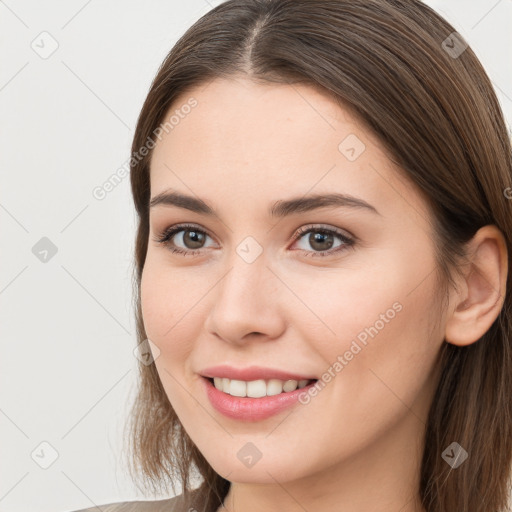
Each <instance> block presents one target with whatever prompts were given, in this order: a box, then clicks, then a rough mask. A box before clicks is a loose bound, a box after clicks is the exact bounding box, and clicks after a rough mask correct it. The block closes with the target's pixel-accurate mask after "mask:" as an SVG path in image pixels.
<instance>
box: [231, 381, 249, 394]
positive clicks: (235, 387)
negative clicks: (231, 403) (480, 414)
mask: <svg viewBox="0 0 512 512" xmlns="http://www.w3.org/2000/svg"><path fill="white" fill-rule="evenodd" d="M246 391H247V382H245V381H243V380H235V379H233V380H232V381H231V383H230V385H229V394H230V395H232V396H246Z"/></svg>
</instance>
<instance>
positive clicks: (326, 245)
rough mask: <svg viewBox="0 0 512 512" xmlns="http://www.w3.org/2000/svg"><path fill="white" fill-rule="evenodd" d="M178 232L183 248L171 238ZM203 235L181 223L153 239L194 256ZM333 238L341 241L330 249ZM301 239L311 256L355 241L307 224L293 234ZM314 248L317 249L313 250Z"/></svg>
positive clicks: (305, 251) (335, 231)
mask: <svg viewBox="0 0 512 512" xmlns="http://www.w3.org/2000/svg"><path fill="white" fill-rule="evenodd" d="M178 233H183V234H181V235H180V236H179V237H177V238H178V240H179V242H180V243H181V244H183V245H185V247H184V248H183V247H177V246H176V244H175V242H174V241H173V240H172V239H173V238H174V236H175V235H177V234H178ZM308 234H309V237H307V238H306V237H305V235H308ZM205 237H208V238H209V235H208V233H206V232H205V231H203V230H202V229H199V228H197V227H196V226H193V225H188V224H187V225H183V224H181V225H177V226H172V227H170V228H167V229H165V230H164V231H163V232H162V233H160V234H159V236H158V237H157V238H154V239H153V240H154V241H155V242H159V243H161V244H164V245H166V246H167V247H168V248H169V249H170V251H171V252H173V253H178V254H183V255H184V256H194V255H196V254H198V253H200V252H201V250H200V249H201V248H202V247H198V246H200V245H201V244H202V243H204V240H205ZM335 238H338V240H340V241H341V243H340V244H339V245H337V246H335V248H334V249H332V247H333V245H334V239H335ZM301 239H304V240H306V243H307V244H309V245H310V246H311V247H313V250H312V251H311V250H308V249H304V248H301V250H302V252H304V253H305V255H306V256H313V257H317V256H320V257H322V256H329V255H332V254H333V253H337V252H340V251H343V250H345V249H347V248H348V247H351V246H352V245H353V244H354V243H355V240H354V239H353V238H351V237H349V236H348V235H346V234H344V233H342V232H341V231H339V230H337V229H332V228H326V227H321V226H316V227H315V226H309V227H303V228H300V229H299V230H298V231H297V233H296V234H295V235H294V237H293V240H294V242H295V241H297V240H298V241H301ZM187 244H188V245H191V246H192V248H190V247H188V248H187V246H186V245H187ZM315 248H317V249H319V250H315Z"/></svg>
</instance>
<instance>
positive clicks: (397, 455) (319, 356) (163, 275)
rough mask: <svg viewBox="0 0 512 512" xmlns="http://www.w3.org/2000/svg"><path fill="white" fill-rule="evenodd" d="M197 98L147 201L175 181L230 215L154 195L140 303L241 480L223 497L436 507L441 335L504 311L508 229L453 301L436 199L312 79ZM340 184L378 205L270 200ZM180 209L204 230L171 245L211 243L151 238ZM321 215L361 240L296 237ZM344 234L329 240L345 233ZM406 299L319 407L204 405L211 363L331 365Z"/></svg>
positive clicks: (180, 400) (307, 504) (178, 395)
mask: <svg viewBox="0 0 512 512" xmlns="http://www.w3.org/2000/svg"><path fill="white" fill-rule="evenodd" d="M191 96H193V97H194V98H195V99H196V100H197V101H198V105H197V106H196V107H195V108H194V109H192V110H191V112H190V113H189V114H188V115H187V116H184V118H183V119H181V120H180V122H179V124H177V125H176V126H175V127H174V129H172V130H171V131H169V133H167V134H164V136H163V137H162V139H161V140H159V141H158V143H157V145H156V147H155V149H154V153H153V156H152V161H151V173H150V174H151V176H150V177H151V197H154V196H156V195H157V194H159V193H161V192H164V191H167V190H168V189H173V190H177V191H179V192H182V193H185V194H189V195H193V196H196V197H199V198H201V199H203V200H204V201H205V202H206V203H208V204H209V205H211V206H212V207H213V208H214V209H215V211H216V212H217V217H207V216H204V215H201V214H198V213H195V212H191V211H188V210H186V209H182V208H178V207H175V206H164V205H159V206H156V207H154V208H152V209H151V215H150V230H151V232H150V237H149V241H148V252H147V259H146V262H145V267H144V271H143V275H142V282H141V301H142V311H143V318H144V324H145V328H146V333H147V335H148V338H149V339H150V340H151V341H152V342H153V343H154V344H155V345H156V346H157V347H158V349H159V350H160V354H159V356H158V357H157V358H156V360H155V364H156V367H157V370H158V373H159V376H160V378H161V380H162V383H163V386H164V388H165V391H166V393H167V396H168V398H169V400H170V402H171V404H172V406H173V408H174V409H175V411H176V413H177V415H178V417H179V419H180V421H181V423H182V424H183V426H184V428H185V430H186V431H187V433H188V434H189V436H190V437H191V439H192V440H193V441H194V443H195V444H196V445H197V447H198V448H199V450H200V451H201V452H202V454H203V455H204V456H205V458H206V459H207V460H208V462H209V463H210V464H211V465H212V467H213V468H214V469H215V471H217V472H218V473H219V474H220V475H222V476H223V477H224V478H227V479H228V480H230V481H231V482H232V484H231V488H230V491H229V494H228V495H227V497H226V499H225V500H224V505H225V508H222V507H221V508H220V509H219V510H227V511H230V512H231V511H237V512H242V511H243V512H252V511H261V510H267V511H270V512H273V511H283V510H287V511H303V510H308V511H311V510H317V511H339V510H341V509H342V510H343V511H344V512H356V511H358V512H362V511H365V512H368V511H395V512H396V511H401V512H412V511H418V510H423V509H422V508H421V506H420V504H419V502H418V479H419V476H418V475H419V467H420V461H421V454H422V449H423V430H424V426H425V422H426V418H427V414H428V410H429V407H430V404H431V401H432V396H433V392H434V390H435V385H436V383H437V377H438V373H437V367H436V357H437V355H438V353H439V349H440V347H441V345H442V343H443V340H444V339H445V337H446V339H447V340H449V341H450V342H451V343H455V344H459V345H468V344H470V343H473V342H474V341H476V340H477V339H478V338H479V337H480V336H481V335H482V334H483V333H484V332H485V331H486V330H487V329H488V328H489V327H490V325H491V324H492V322H493V321H494V319H495V318H496V317H497V315H498V313H499V311H500V309H501V306H502V304H503V297H504V294H505V282H506V273H507V263H506V261H507V259H506V245H505V241H504V239H503V237H502V235H501V233H500V232H499V230H497V229H496V228H494V227H493V226H486V227H484V228H482V229H481V230H480V231H479V232H478V233H477V235H475V238H474V239H473V240H472V242H471V245H470V246H469V249H470V251H469V254H470V256H471V259H470V262H469V263H468V265H467V266H466V267H464V271H465V274H464V276H465V277H462V278H460V279H459V281H458V285H459V286H458V289H457V290H456V291H455V290H452V291H451V292H450V297H449V304H448V307H447V308H444V309H442V310H441V308H439V287H438V284H437V281H436V277H435V276H436V273H435V271H434V270H435V260H434V246H433V242H432V231H431V226H430V222H429V219H430V214H429V210H428V208H427V206H426V203H425V202H424V200H423V198H422V196H421V195H420V193H419V192H418V191H417V190H415V188H414V187H413V186H412V185H411V184H410V183H408V182H407V181H406V179H405V178H404V177H403V175H402V174H400V173H399V170H398V169H397V168H396V167H395V165H394V164H393V163H392V162H391V160H390V158H389V156H388V155H387V154H386V152H385V150H384V149H383V147H382V146H381V145H380V144H379V141H378V140H377V139H376V138H375V137H374V136H373V135H372V134H371V133H370V132H369V131H367V130H366V129H365V128H364V126H363V125H362V124H360V123H359V122H358V120H357V119H356V118H355V117H353V116H352V115H351V114H350V112H349V111H348V110H347V109H343V108H341V107H340V106H339V105H338V104H336V103H334V102H333V100H332V99H331V98H330V97H328V96H327V95H326V94H325V93H323V92H322V91H319V90H317V89H315V88H313V87H311V86H306V85H293V86H290V85H280V84H272V85H256V84H254V83H253V82H250V81H249V80H247V79H245V78H240V77H238V78H237V79H233V80H225V79H217V80H214V81H212V82H210V83H209V84H208V85H202V86H201V87H197V88H195V89H193V90H191V91H189V92H188V93H187V94H184V95H182V96H181V97H180V98H178V99H177V100H176V101H175V102H174V103H173V107H172V109H170V110H171V111H174V110H175V109H176V108H179V107H180V105H183V104H185V103H186V101H187V100H188V99H189V98H190V97H191ZM171 113H172V112H170V113H169V115H170V114H171ZM349 134H355V135H356V136H357V137H358V139H359V140H360V141H362V142H363V143H364V145H365V149H364V151H363V152H362V153H361V154H360V156H358V158H356V159H355V160H354V161H350V160H349V159H347V158H346V156H345V154H343V153H342V152H341V151H340V150H339V149H338V146H339V144H340V142H341V141H343V140H344V139H345V137H347V135H349ZM333 191H335V192H340V193H347V194H351V195H353V196H356V197H360V198H362V199H364V200H365V201H367V202H368V203H370V204H371V205H373V206H374V207H375V208H376V209H377V210H378V212H379V213H380V215H377V214H374V213H372V212H370V211H367V210H365V209H355V208H353V209H351V208H341V207H334V208H323V209H319V210H316V211H311V212H303V213H299V214H294V215H292V216H290V217H286V218H283V219H272V218H271V217H269V216H268V214H267V209H268V208H269V206H270V205H271V204H273V203H274V202H275V201H277V200H280V199H287V198H290V197H295V196H303V195H306V194H312V193H331V192H333ZM183 222H188V223H193V224H194V225H197V227H198V228H199V229H203V230H204V231H206V232H207V234H208V236H207V237H205V238H203V243H202V245H201V244H198V245H191V243H190V240H189V239H187V238H183V237H182V236H183V235H190V232H187V231H185V232H183V231H182V232H180V233H178V234H176V235H175V236H174V238H173V242H174V244H175V245H176V246H178V247H180V248H182V249H184V250H189V251H192V250H194V248H195V247H200V249H199V250H200V254H199V255H195V256H183V255H182V254H173V253H172V252H171V251H170V249H169V247H166V246H165V245H164V244H162V243H158V242H156V241H155V240H154V238H156V237H157V236H158V235H159V234H160V233H161V232H162V231H164V230H165V229H166V228H168V227H169V226H172V225H175V224H178V223H183ZM309 225H313V226H315V227H324V228H331V229H335V228H338V229H339V230H341V231H342V232H343V233H345V234H347V235H351V236H353V237H355V238H356V241H355V243H354V245H353V246H351V247H345V249H344V250H342V251H340V252H337V253H331V255H330V256H325V257H321V256H318V253H320V252H322V251H323V252H324V253H327V252H328V249H326V250H323V249H322V247H328V246H326V245H325V244H324V245H323V246H322V245H319V246H315V245H313V244H312V243H311V239H310V235H309V234H305V235H301V238H300V239H299V240H296V241H294V234H295V233H296V231H297V229H298V228H300V227H303V226H308V227H309ZM192 231H193V230H192ZM313 234H314V233H313ZM247 236H251V237H253V238H254V239H255V240H256V241H257V242H258V244H259V245H260V246H261V248H262V250H263V252H262V254H261V255H260V256H259V257H257V258H256V259H255V261H253V262H252V263H247V261H245V260H244V259H243V258H241V257H240V256H239V255H238V254H237V252H236V249H237V246H238V245H239V244H240V243H241V242H242V241H243V240H244V239H245V238H246V237H247ZM333 237H334V238H333V243H334V246H333V248H335V247H338V246H340V245H342V244H343V242H342V241H341V240H340V239H339V238H338V237H337V236H336V235H333ZM308 240H309V241H308ZM185 244H187V245H185ZM317 247H320V248H317ZM301 249H302V250H301ZM466 276H467V277H466ZM394 303H399V304H400V305H401V306H402V309H401V311H400V312H396V314H395V315H394V318H392V319H390V320H389V319H388V322H385V324H384V327H383V328H381V329H380V330H379V331H378V334H377V335H376V336H374V337H373V338H371V337H369V338H368V341H367V345H366V346H365V345H363V344H362V343H359V345H361V347H362V350H360V351H359V352H358V353H357V355H354V356H353V358H352V359H351V360H350V361H349V362H348V364H346V366H343V369H342V370H341V371H339V372H337V373H336V372H335V377H334V378H332V379H331V380H330V382H328V383H327V384H326V385H325V387H324V388H323V389H322V390H321V391H320V392H318V394H317V395H316V396H315V397H313V398H311V400H310V401H309V403H307V404H297V405H296V406H294V407H293V408H291V409H286V410H285V411H283V412H281V413H279V414H277V415H275V416H272V417H270V418H268V419H266V420H262V421H256V422H243V421H239V420H235V419H229V418H227V417H225V416H223V415H222V414H220V413H218V412H217V411H216V410H215V409H214V408H213V407H212V405H211V404H210V402H209V401H208V399H207V396H206V394H205V393H204V390H203V386H202V382H201V380H200V376H199V372H200V371H201V370H202V369H204V368H206V367H207V366H212V365H217V364H230V365H232V366H239V367H245V366H250V365H259V366H268V367H273V368H279V369H284V370H289V371H295V372H298V373H300V374H304V375H315V376H317V377H318V378H321V376H322V374H324V372H326V371H327V370H328V368H329V367H332V365H333V363H334V362H335V361H336V360H337V357H338V355H343V354H344V353H345V352H346V351H347V350H348V349H349V348H350V346H351V343H352V342H353V341H354V340H355V339H357V335H358V334H360V333H361V332H362V331H364V329H365V328H369V327H370V326H374V325H375V324H376V321H377V320H379V319H380V318H382V317H381V316H380V315H381V314H385V313H386V311H387V310H389V309H390V308H392V305H393V304H394ZM461 304H462V306H461ZM248 442H251V443H253V444H254V445H255V446H256V447H257V448H258V450H259V451H260V452H261V454H262V455H261V459H260V460H259V461H258V462H257V463H256V464H254V465H253V466H252V467H246V466H245V465H244V464H242V463H241V461H240V460H239V459H238V457H237V452H238V451H239V450H240V449H241V448H242V447H243V446H244V445H245V444H246V443H248Z"/></svg>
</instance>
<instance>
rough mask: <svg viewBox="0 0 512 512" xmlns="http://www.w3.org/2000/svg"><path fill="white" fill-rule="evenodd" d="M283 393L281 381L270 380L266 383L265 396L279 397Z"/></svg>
mask: <svg viewBox="0 0 512 512" xmlns="http://www.w3.org/2000/svg"><path fill="white" fill-rule="evenodd" d="M282 391H283V381H281V380H277V379H270V380H269V381H268V383H267V396H272V395H279V393H281V392H282Z"/></svg>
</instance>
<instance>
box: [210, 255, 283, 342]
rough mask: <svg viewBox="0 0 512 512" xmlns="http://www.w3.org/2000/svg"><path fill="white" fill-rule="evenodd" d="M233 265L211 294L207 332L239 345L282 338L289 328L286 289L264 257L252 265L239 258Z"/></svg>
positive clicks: (232, 260) (232, 261) (237, 257)
mask: <svg viewBox="0 0 512 512" xmlns="http://www.w3.org/2000/svg"><path fill="white" fill-rule="evenodd" d="M230 263H231V266H230V268H229V270H228V271H227V272H226V273H225V274H224V277H223V278H221V280H220V282H219V283H218V284H217V285H216V286H215V287H214V289H213V290H212V291H211V298H210V300H211V304H212V307H211V309H210V311H209V314H208V316H207V319H206V322H205V328H206V329H207V331H208V332H209V333H210V334H211V335H216V336H218V337H219V338H221V339H222V340H224V341H226V342H228V343H232V344H237V345H242V344H246V343H247V342H248V340H250V339H254V338H255V337H257V338H258V339H263V340H266V339H275V338H278V337H279V336H280V335H281V334H282V332H283V330H284V328H285V325H286V323H285V319H284V311H283V300H286V297H283V293H285V292H286V290H285V286H284V285H283V283H282V282H281V281H280V280H279V279H278V278H277V277H276V275H275V274H274V273H273V271H272V270H270V269H269V268H268V267H267V262H266V260H265V258H264V257H263V255H260V256H259V257H258V258H257V259H256V260H255V261H253V262H252V263H248V262H246V261H244V259H242V258H241V257H239V256H238V255H235V257H234V258H232V259H231V260H230ZM287 300H290V297H288V299H287Z"/></svg>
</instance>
